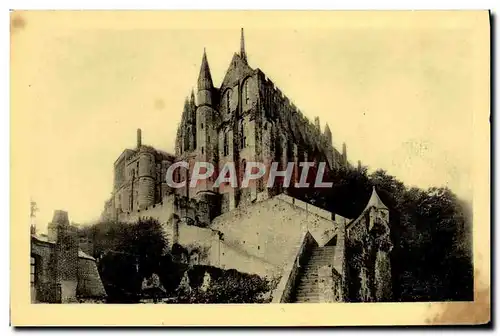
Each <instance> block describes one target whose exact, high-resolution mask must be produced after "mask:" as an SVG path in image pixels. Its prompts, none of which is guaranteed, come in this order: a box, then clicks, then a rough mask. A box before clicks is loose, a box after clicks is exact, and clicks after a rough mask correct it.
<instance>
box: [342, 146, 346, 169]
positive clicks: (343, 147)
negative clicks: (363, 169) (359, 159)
mask: <svg viewBox="0 0 500 336" xmlns="http://www.w3.org/2000/svg"><path fill="white" fill-rule="evenodd" d="M342 159H343V160H344V166H347V146H346V144H345V142H344V143H343V144H342Z"/></svg>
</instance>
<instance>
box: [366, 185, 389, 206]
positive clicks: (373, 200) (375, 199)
mask: <svg viewBox="0 0 500 336" xmlns="http://www.w3.org/2000/svg"><path fill="white" fill-rule="evenodd" d="M372 206H373V207H375V208H377V209H387V210H388V208H387V207H386V206H385V204H384V203H383V202H382V200H381V199H380V197H379V196H378V194H377V190H376V189H375V186H373V189H372V195H371V196H370V200H369V201H368V204H367V205H366V208H365V209H368V208H370V207H372Z"/></svg>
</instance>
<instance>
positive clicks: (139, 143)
mask: <svg viewBox="0 0 500 336" xmlns="http://www.w3.org/2000/svg"><path fill="white" fill-rule="evenodd" d="M141 146H142V135H141V129H140V128H138V129H137V148H140V147H141Z"/></svg>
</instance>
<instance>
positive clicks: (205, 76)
mask: <svg viewBox="0 0 500 336" xmlns="http://www.w3.org/2000/svg"><path fill="white" fill-rule="evenodd" d="M213 89H214V84H213V82H212V75H211V74H210V67H209V66H208V60H207V53H206V51H205V50H203V58H202V60H201V68H200V75H199V76H198V106H203V105H208V106H212V103H213V99H212V98H213V97H212V95H213Z"/></svg>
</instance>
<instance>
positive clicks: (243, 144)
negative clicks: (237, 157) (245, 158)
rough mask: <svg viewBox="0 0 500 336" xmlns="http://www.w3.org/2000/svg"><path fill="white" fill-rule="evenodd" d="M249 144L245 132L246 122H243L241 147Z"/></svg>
mask: <svg viewBox="0 0 500 336" xmlns="http://www.w3.org/2000/svg"><path fill="white" fill-rule="evenodd" d="M246 146H247V135H246V132H245V124H244V123H242V124H241V148H245V147H246Z"/></svg>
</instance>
